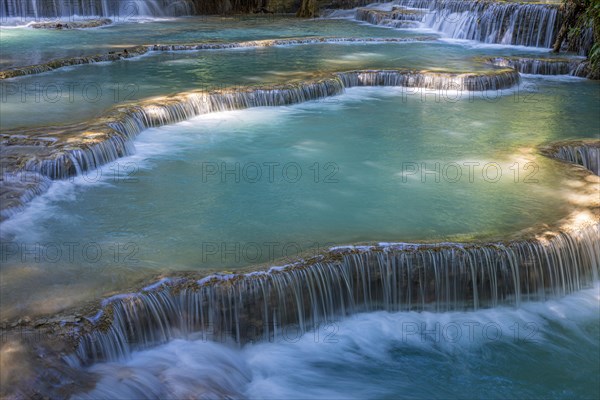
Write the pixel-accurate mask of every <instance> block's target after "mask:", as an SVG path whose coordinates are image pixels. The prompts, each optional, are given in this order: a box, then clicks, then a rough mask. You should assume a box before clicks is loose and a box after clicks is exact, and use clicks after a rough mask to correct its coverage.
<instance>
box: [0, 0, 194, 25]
mask: <svg viewBox="0 0 600 400" xmlns="http://www.w3.org/2000/svg"><path fill="white" fill-rule="evenodd" d="M193 11H194V6H193V4H192V2H191V1H188V0H130V1H127V2H123V1H120V0H52V1H39V0H2V4H0V18H2V22H3V23H7V22H8V23H23V22H26V21H40V20H41V21H54V20H58V21H65V20H69V19H73V18H89V17H109V18H115V19H116V20H118V21H123V22H127V21H134V20H136V19H139V18H148V17H150V18H152V17H165V16H180V15H192V13H193Z"/></svg>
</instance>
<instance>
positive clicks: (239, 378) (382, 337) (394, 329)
mask: <svg viewBox="0 0 600 400" xmlns="http://www.w3.org/2000/svg"><path fill="white" fill-rule="evenodd" d="M599 301H600V294H599V292H598V288H597V287H596V288H595V289H589V290H585V291H582V292H580V293H577V294H574V295H571V296H569V297H567V298H564V299H562V300H559V301H549V302H546V303H530V304H527V305H524V306H523V307H522V308H521V309H519V310H515V309H511V308H503V307H500V308H496V309H491V310H482V311H477V312H469V313H464V312H449V313H442V314H436V313H429V312H423V313H415V312H399V313H389V312H378V313H369V314H359V315H356V316H354V317H352V318H349V319H348V320H345V321H343V322H339V323H330V324H323V325H322V326H320V327H318V328H317V329H316V330H313V331H311V332H309V333H307V334H305V335H303V336H300V335H298V332H297V328H290V329H288V330H286V331H285V332H282V333H281V334H280V335H281V336H280V337H279V338H277V339H275V340H273V341H272V342H271V343H256V344H248V345H246V346H245V347H243V348H241V349H240V348H237V347H236V346H232V345H231V344H228V343H223V342H217V343H214V342H210V341H207V340H205V339H202V338H201V337H200V338H197V339H195V340H193V339H190V340H174V341H172V342H170V343H169V344H166V345H164V346H161V347H157V348H155V349H151V350H146V351H141V352H137V353H135V354H133V355H132V357H131V358H130V359H129V360H127V361H123V362H121V363H102V364H97V365H95V366H93V367H91V371H92V372H94V373H95V374H97V375H98V380H99V383H98V385H97V387H96V388H95V389H94V390H93V391H91V392H89V393H84V394H79V395H76V396H75V398H77V399H100V398H101V399H111V398H115V397H118V398H142V397H143V398H161V397H165V396H177V397H186V396H189V395H193V396H194V395H198V394H199V393H201V394H203V395H205V396H206V397H216V398H222V397H226V396H229V397H233V398H243V397H247V398H268V399H281V398H290V399H297V398H340V399H354V398H356V399H365V398H399V397H411V398H464V397H465V390H466V389H465V388H467V387H468V391H469V392H468V395H467V397H469V398H471V397H478V398H479V397H485V398H492V399H496V398H498V399H503V398H546V399H549V398H552V399H568V398H574V397H576V398H590V399H591V398H596V397H597V396H598V385H597V381H596V380H595V379H594V377H595V376H598V373H600V370H599V367H598V358H599V357H600V347H599V345H598V340H597V338H598V335H599V334H600V324H599V322H598V313H599V312H600V309H599V307H598V305H599ZM582 370H585V371H586V373H585V374H581V373H580V371H582ZM123 376H127V377H128V379H122V377H123Z"/></svg>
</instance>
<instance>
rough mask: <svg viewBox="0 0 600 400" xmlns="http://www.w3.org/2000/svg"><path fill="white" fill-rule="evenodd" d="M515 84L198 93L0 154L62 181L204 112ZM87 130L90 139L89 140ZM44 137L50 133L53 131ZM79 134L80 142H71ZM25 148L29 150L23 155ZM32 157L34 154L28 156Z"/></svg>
mask: <svg viewBox="0 0 600 400" xmlns="http://www.w3.org/2000/svg"><path fill="white" fill-rule="evenodd" d="M518 82H519V74H518V72H516V71H514V70H492V71H490V72H488V73H484V74H479V75H478V74H453V73H433V72H415V71H402V70H386V71H350V72H340V73H336V74H334V75H333V76H332V77H331V78H325V79H321V80H318V81H314V82H304V83H300V84H295V85H285V86H280V87H274V88H240V89H238V90H221V91H213V92H206V91H197V92H190V93H185V94H181V95H177V96H172V97H170V98H166V99H161V100H160V102H159V103H156V102H153V101H147V102H145V103H141V104H140V105H132V106H128V107H119V108H117V109H116V110H113V111H112V112H111V113H109V114H108V115H106V116H104V117H103V118H102V119H101V120H102V121H101V122H98V123H94V122H93V121H92V123H91V124H90V123H84V124H81V125H75V126H71V127H68V128H65V127H63V128H59V129H60V130H61V132H64V130H68V131H69V132H71V134H70V135H69V136H70V141H69V142H68V143H65V142H61V141H57V142H56V143H53V144H50V145H48V143H47V142H44V146H47V148H48V150H47V152H45V153H44V154H43V155H40V154H38V153H39V152H37V151H34V150H33V148H37V147H38V146H36V145H35V144H31V143H30V141H31V140H29V139H26V138H19V137H16V136H15V135H17V136H19V135H20V136H22V135H23V133H24V132H23V131H22V130H19V131H18V132H16V133H15V135H13V134H11V132H4V133H3V136H4V138H5V139H4V144H5V146H3V154H4V155H5V156H6V155H7V154H10V152H11V149H13V148H15V149H16V151H17V152H18V154H24V155H23V157H28V156H27V154H29V157H30V158H26V159H19V160H18V162H15V164H19V165H24V169H25V170H27V171H31V172H36V173H39V174H42V175H44V176H46V177H48V178H50V179H66V178H69V177H71V176H75V175H79V174H81V173H82V172H85V171H89V170H92V169H96V168H98V167H100V166H101V165H103V164H106V163H108V162H111V161H114V160H116V159H118V158H120V157H123V156H126V155H129V154H132V152H133V151H134V146H133V144H132V141H133V139H134V138H135V137H136V136H137V135H138V134H139V133H140V132H141V131H143V130H145V129H148V128H151V127H157V126H162V125H166V124H173V123H177V122H181V121H184V120H187V119H190V118H193V117H195V116H198V115H202V114H206V113H211V112H218V111H229V110H239V109H245V108H250V107H273V106H282V105H290V104H296V103H301V102H306V101H311V100H317V99H321V98H324V97H329V96H335V95H339V94H342V93H343V92H344V88H346V87H354V86H404V87H411V88H427V89H434V90H458V91H483V90H498V89H503V88H508V87H511V86H513V85H515V84H517V83H518ZM91 132H93V135H91V138H90V133H91ZM48 135H52V134H51V129H50V132H49V133H48ZM77 135H79V139H78V142H79V144H76V142H75V141H74V138H73V136H77ZM59 136H60V135H59ZM25 145H27V146H30V147H29V148H30V149H32V150H30V151H28V152H23V149H22V147H23V146H25ZM13 146H14V147H13ZM30 154H35V156H33V157H31V156H30Z"/></svg>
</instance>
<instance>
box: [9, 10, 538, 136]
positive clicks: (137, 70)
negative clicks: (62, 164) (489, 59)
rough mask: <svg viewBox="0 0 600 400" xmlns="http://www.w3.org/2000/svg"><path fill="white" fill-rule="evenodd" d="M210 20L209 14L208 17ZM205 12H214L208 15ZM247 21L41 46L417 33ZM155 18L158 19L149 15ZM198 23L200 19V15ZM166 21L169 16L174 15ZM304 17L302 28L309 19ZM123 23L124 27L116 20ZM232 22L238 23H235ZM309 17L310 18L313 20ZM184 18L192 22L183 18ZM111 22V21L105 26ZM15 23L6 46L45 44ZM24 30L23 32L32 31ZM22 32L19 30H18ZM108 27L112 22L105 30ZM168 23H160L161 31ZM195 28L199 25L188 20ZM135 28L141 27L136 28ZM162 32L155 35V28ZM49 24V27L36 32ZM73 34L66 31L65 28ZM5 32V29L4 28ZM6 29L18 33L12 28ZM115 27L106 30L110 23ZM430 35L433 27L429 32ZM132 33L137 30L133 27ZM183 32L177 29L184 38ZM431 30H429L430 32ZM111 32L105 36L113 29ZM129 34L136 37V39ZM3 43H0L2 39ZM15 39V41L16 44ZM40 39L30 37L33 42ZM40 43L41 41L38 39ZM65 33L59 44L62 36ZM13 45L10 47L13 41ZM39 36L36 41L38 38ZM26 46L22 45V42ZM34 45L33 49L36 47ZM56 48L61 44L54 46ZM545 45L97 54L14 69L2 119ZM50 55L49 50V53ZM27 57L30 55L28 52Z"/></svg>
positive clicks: (452, 62)
mask: <svg viewBox="0 0 600 400" xmlns="http://www.w3.org/2000/svg"><path fill="white" fill-rule="evenodd" d="M209 20H210V19H209ZM210 21H212V20H210ZM249 21H250V22H247V23H248V24H250V25H256V26H254V27H253V28H247V27H246V28H245V25H246V23H244V22H243V21H242V22H241V23H240V24H235V23H236V21H235V20H234V21H232V22H231V28H227V27H225V28H223V27H221V28H219V26H220V25H219V24H213V25H211V24H209V26H212V28H210V29H208V28H207V29H208V30H207V32H206V35H207V36H206V37H198V38H188V37H187V35H189V33H187V32H186V33H185V34H182V30H180V29H183V28H185V27H186V24H185V23H183V24H182V28H177V29H175V28H173V29H172V32H171V31H170V30H169V29H167V28H165V27H164V26H162V25H161V24H167V25H168V23H167V22H162V23H159V22H153V23H148V24H133V25H118V26H116V27H114V28H110V29H115V30H117V33H115V34H114V37H113V36H109V37H108V38H104V39H103V36H104V31H105V29H101V30H97V31H96V32H97V33H96V35H95V36H94V35H93V34H90V36H89V39H86V37H87V36H86V32H88V31H84V32H83V33H82V34H81V36H82V37H81V39H76V40H72V39H71V38H70V40H69V41H67V42H63V41H61V39H60V37H59V36H56V35H57V34H61V32H52V34H51V35H49V36H48V38H47V40H48V46H51V48H56V47H58V49H60V48H62V46H73V47H75V48H79V47H78V46H80V45H81V44H82V43H80V42H79V40H82V41H86V40H89V41H90V43H91V44H90V45H91V46H94V44H93V43H96V42H95V41H98V40H116V41H120V43H122V40H123V39H122V36H121V35H123V34H126V32H119V31H118V29H125V27H128V28H127V29H133V28H131V26H138V27H140V28H138V29H141V32H142V33H143V34H145V33H149V35H148V36H140V37H139V38H138V39H139V41H134V42H132V44H134V43H135V44H138V43H146V44H148V43H153V40H152V39H153V38H155V37H154V36H153V35H157V36H156V39H157V40H156V41H163V43H182V42H183V43H185V42H189V41H193V40H199V39H202V38H204V39H206V38H208V37H211V35H212V34H213V33H214V30H216V29H222V30H223V32H224V33H223V35H225V36H224V37H223V40H226V41H239V40H242V41H245V40H255V39H264V38H278V37H298V36H329V37H358V38H361V37H376V38H385V37H401V38H405V39H411V38H413V39H414V38H415V37H417V36H421V37H422V36H423V35H425V33H419V32H418V31H417V32H415V31H407V30H404V31H396V30H391V29H383V28H377V27H373V26H370V25H366V24H362V25H359V24H357V23H353V22H351V21H346V20H319V21H305V22H302V23H301V22H298V21H297V20H295V19H290V20H289V21H291V22H290V23H289V24H287V23H285V21H288V20H287V19H284V20H281V19H278V18H277V19H266V20H265V21H270V22H268V23H264V24H263V23H262V22H261V23H257V22H256V21H263V20H262V19H260V18H259V19H250V20H249ZM155 24H158V26H157V27H156V29H154V25H155ZM200 25H204V23H203V22H201V23H200ZM173 26H179V25H175V24H174V23H173ZM307 26H308V29H307ZM120 27H123V28H120ZM234 27H235V28H234ZM313 27H314V28H313ZM188 28H189V26H188ZM106 30H109V28H106ZM17 31H18V30H15V29H8V30H6V29H5V30H3V31H2V38H3V39H2V40H3V44H2V46H3V54H4V53H5V51H6V54H7V57H8V58H9V59H10V57H11V55H16V56H18V58H19V59H24V56H23V55H19V53H18V51H20V49H21V47H20V46H25V48H27V49H30V48H31V49H43V48H44V47H43V45H40V44H36V45H32V43H31V42H23V43H20V40H25V39H20V37H21V35H20V33H14V32H17ZM31 31H33V30H31V29H30V30H25V34H24V35H22V36H23V37H24V38H27V37H29V35H34V38H33V39H32V40H35V41H37V40H38V39H39V38H37V37H35V36H36V35H38V33H37V32H38V31H35V33H34V34H32V33H31ZM19 32H20V31H19ZM109 32H112V31H111V30H109ZM165 32H166V33H165ZM192 32H196V30H193V31H192ZM142 33H140V35H142ZM161 33H162V34H164V36H160V34H161ZM42 34H46V33H42ZM66 34H70V33H68V32H67V33H66ZM7 35H8V36H7ZM11 35H13V36H15V38H13V37H12V36H11ZM111 35H112V33H111ZM426 35H427V36H429V37H431V36H432V34H431V33H427V34H426ZM134 37H136V36H134ZM182 37H183V38H182ZM434 37H435V35H434ZM110 38H112V39H110ZM138 39H136V40H138ZM4 43H6V44H7V45H8V46H7V47H8V49H7V50H4V47H5V44H4ZM19 43H20V44H19ZM36 43H37V42H36ZM42 43H43V41H42ZM63 43H66V44H63ZM13 45H14V46H16V47H15V48H14V49H12V48H11V46H13ZM38 46H39V47H38ZM28 51H29V50H28ZM36 51H37V50H36ZM57 51H58V52H60V51H61V50H57ZM546 53H547V50H543V49H535V48H524V47H520V48H515V46H498V45H479V44H476V43H473V42H465V41H450V42H447V41H446V42H436V41H428V42H416V43H414V42H407V43H378V44H377V43H353V44H350V43H347V44H332V43H328V44H312V45H297V46H296V45H293V46H277V47H269V48H247V49H225V50H202V51H189V52H167V53H151V54H147V55H144V56H142V57H138V58H135V59H128V60H123V61H118V62H112V63H97V64H93V65H82V66H73V67H66V68H62V69H59V70H56V71H51V72H47V73H43V74H38V75H31V76H25V77H19V78H15V79H9V80H5V81H3V82H1V83H0V89H1V90H0V97H1V101H2V108H1V109H0V127H1V128H2V129H12V128H16V127H23V126H45V125H48V124H60V123H66V122H69V123H71V122H81V121H85V120H88V119H90V118H93V117H97V116H99V115H101V114H102V113H103V111H105V110H107V109H109V108H110V107H113V106H115V105H117V104H121V103H126V102H132V101H140V100H143V99H145V98H148V97H152V96H161V95H168V94H173V93H177V92H182V91H188V90H193V89H214V88H217V89H218V88H223V87H231V86H234V87H235V86H237V85H243V86H248V85H261V86H269V85H275V84H282V83H288V82H290V81H296V80H303V79H309V78H311V77H314V76H315V75H320V74H323V73H328V72H332V71H348V70H353V69H369V68H400V69H416V70H422V69H426V70H444V71H462V72H464V71H474V70H482V69H483V70H488V69H490V68H491V67H489V66H486V65H483V64H482V63H481V62H480V61H475V60H473V58H474V57H481V56H528V55H529V56H532V55H534V56H536V57H546V56H549V54H546ZM53 54H55V56H56V53H53ZM26 64H31V62H27V63H26Z"/></svg>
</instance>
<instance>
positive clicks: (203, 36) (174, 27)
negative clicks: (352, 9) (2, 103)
mask: <svg viewBox="0 0 600 400" xmlns="http://www.w3.org/2000/svg"><path fill="white" fill-rule="evenodd" d="M416 34H418V33H412V34H410V33H407V32H402V33H401V32H398V31H393V30H389V29H380V28H378V27H375V26H368V25H358V24H356V23H355V22H352V21H346V20H319V21H312V20H303V19H297V18H292V17H285V16H278V17H273V16H261V15H240V16H230V17H214V16H198V17H187V18H176V19H175V18H171V19H158V20H148V21H145V22H144V23H118V24H114V25H111V26H106V27H102V28H98V29H82V30H81V29H80V30H62V31H56V30H44V29H31V28H25V27H20V28H15V27H9V26H6V25H4V26H2V27H0V41H1V42H2V60H1V61H0V67H2V68H3V69H4V68H10V67H16V66H24V65H31V64H40V63H43V62H47V61H49V60H51V59H55V58H65V57H77V56H87V55H94V54H99V53H105V52H108V51H113V50H122V49H123V47H128V46H133V45H140V44H154V43H190V42H198V41H217V42H219V41H244V40H260V39H273V38H281V37H305V36H334V37H335V36H337V37H340V36H342V37H406V36H408V35H416ZM124 38H126V40H124Z"/></svg>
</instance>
